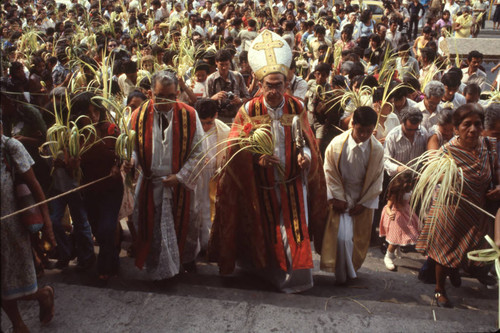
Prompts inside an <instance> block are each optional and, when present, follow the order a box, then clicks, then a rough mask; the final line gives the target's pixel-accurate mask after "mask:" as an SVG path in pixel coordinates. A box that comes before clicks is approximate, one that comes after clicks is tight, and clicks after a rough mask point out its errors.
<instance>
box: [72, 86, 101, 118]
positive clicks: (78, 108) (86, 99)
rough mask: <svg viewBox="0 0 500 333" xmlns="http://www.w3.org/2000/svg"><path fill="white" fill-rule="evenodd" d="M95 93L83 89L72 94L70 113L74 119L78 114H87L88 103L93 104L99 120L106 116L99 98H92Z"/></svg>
mask: <svg viewBox="0 0 500 333" xmlns="http://www.w3.org/2000/svg"><path fill="white" fill-rule="evenodd" d="M96 96H97V95H96V94H95V93H93V92H91V91H83V92H80V93H77V94H76V95H73V96H72V98H71V114H72V115H73V116H72V117H74V118H75V119H76V118H78V117H79V116H83V115H88V112H89V107H90V105H91V104H92V105H94V106H95V107H96V108H97V109H98V110H99V113H100V116H99V121H103V120H104V119H105V118H106V111H105V109H104V107H103V106H102V105H101V103H100V102H99V100H97V99H94V97H96Z"/></svg>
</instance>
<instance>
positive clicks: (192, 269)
mask: <svg viewBox="0 0 500 333" xmlns="http://www.w3.org/2000/svg"><path fill="white" fill-rule="evenodd" d="M182 268H184V271H185V272H186V273H196V272H197V269H196V262H195V261H194V260H193V261H190V262H188V263H185V264H182Z"/></svg>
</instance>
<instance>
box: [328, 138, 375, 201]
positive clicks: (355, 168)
mask: <svg viewBox="0 0 500 333" xmlns="http://www.w3.org/2000/svg"><path fill="white" fill-rule="evenodd" d="M370 153H371V148H370V139H368V140H366V141H365V142H360V143H356V141H354V138H353V137H352V132H351V134H349V137H348V139H347V141H346V143H345V144H344V148H343V149H342V154H341V156H340V161H339V163H340V167H339V170H340V172H341V174H342V183H343V184H344V193H345V196H346V200H347V204H348V209H351V208H353V207H354V206H356V203H357V202H358V200H359V198H360V196H361V191H362V190H363V184H364V181H365V176H366V169H367V168H368V162H369V160H370ZM330 195H332V194H330V193H329V194H328V196H329V198H328V199H331V198H330ZM363 206H365V207H366V208H370V209H375V208H377V207H378V197H377V198H376V199H374V200H371V201H369V202H366V203H364V204H363Z"/></svg>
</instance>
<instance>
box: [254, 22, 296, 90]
mask: <svg viewBox="0 0 500 333" xmlns="http://www.w3.org/2000/svg"><path fill="white" fill-rule="evenodd" d="M248 63H249V64H250V67H252V70H253V72H254V73H255V76H256V77H257V80H259V81H260V80H262V79H263V78H264V77H265V76H266V75H269V74H273V73H281V74H283V75H285V76H288V69H289V68H290V64H291V63H292V49H291V48H290V45H288V43H287V42H286V41H285V40H284V39H283V37H281V36H280V35H278V34H276V33H274V32H272V31H269V30H264V31H263V32H261V33H260V34H259V35H258V36H257V38H255V39H254V40H253V42H252V44H251V45H250V49H249V50H248Z"/></svg>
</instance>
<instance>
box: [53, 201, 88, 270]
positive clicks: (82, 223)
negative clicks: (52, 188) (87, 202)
mask: <svg viewBox="0 0 500 333" xmlns="http://www.w3.org/2000/svg"><path fill="white" fill-rule="evenodd" d="M57 194H59V193H55V194H54V195H57ZM66 205H68V206H69V212H70V214H71V220H72V221H73V236H74V240H75V244H74V246H75V249H76V255H77V257H78V261H79V262H81V263H83V262H85V261H87V260H89V259H90V257H92V256H93V255H94V243H93V241H92V231H91V229H90V224H89V222H88V220H87V212H86V211H85V208H84V205H83V199H82V195H81V194H80V193H78V192H76V193H71V194H68V195H66V196H64V197H62V198H59V199H56V200H54V201H52V202H51V204H50V207H51V214H50V219H51V220H52V227H53V229H54V236H55V238H56V242H57V251H58V256H59V257H58V259H59V260H62V261H64V260H70V259H71V252H72V244H71V241H70V239H69V237H68V235H67V234H66V232H65V231H64V228H63V226H62V223H61V220H62V218H63V216H64V211H65V209H66Z"/></svg>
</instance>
